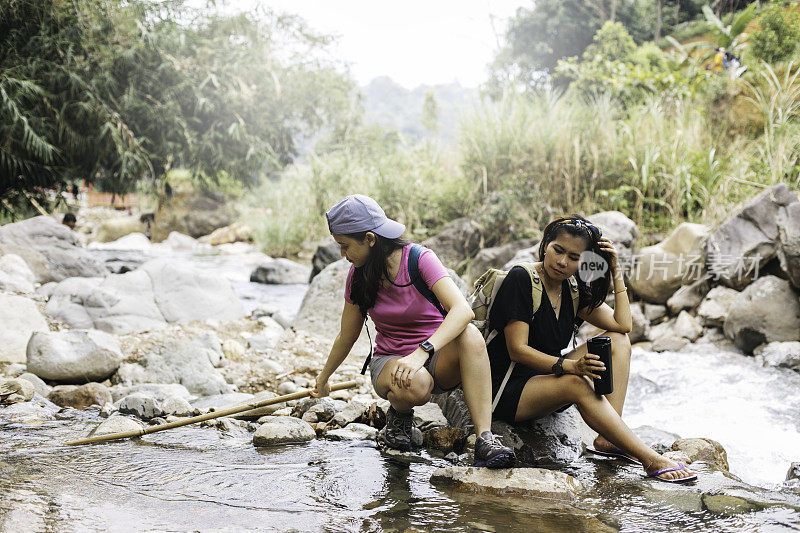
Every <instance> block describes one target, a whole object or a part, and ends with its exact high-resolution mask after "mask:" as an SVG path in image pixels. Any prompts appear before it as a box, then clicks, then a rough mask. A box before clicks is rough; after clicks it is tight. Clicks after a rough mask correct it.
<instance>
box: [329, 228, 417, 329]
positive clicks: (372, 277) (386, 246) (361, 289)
mask: <svg viewBox="0 0 800 533" xmlns="http://www.w3.org/2000/svg"><path fill="white" fill-rule="evenodd" d="M367 233H368V232H366V231H363V232H360V233H350V234H347V235H345V236H346V237H350V238H351V239H356V240H357V241H358V242H364V239H366V238H367ZM373 235H375V244H374V245H373V246H372V247H370V249H369V259H367V262H366V263H364V266H361V267H358V268H356V269H355V271H354V272H353V279H352V282H351V283H350V299H351V300H353V302H355V303H356V305H358V308H359V309H360V310H361V314H362V315H364V316H367V311H368V310H370V309H372V308H373V307H374V306H375V300H376V299H377V297H378V289H379V288H380V286H381V279H383V278H385V279H387V280H389V282H390V283H392V284H394V281H393V280H392V279H391V278H390V277H389V264H388V261H387V259H388V257H389V256H390V255H391V253H392V252H394V251H395V250H397V249H398V248H402V247H403V246H406V245H407V244H409V242H408V241H407V240H405V239H403V238H402V237H398V238H396V239H387V238H386V237H381V236H380V235H378V234H377V233H373Z"/></svg>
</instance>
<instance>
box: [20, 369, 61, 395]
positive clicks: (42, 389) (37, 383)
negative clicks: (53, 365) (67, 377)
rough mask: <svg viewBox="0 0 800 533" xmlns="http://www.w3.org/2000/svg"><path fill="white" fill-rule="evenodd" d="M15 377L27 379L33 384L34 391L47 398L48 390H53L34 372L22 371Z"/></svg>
mask: <svg viewBox="0 0 800 533" xmlns="http://www.w3.org/2000/svg"><path fill="white" fill-rule="evenodd" d="M17 377H18V378H19V379H25V380H27V381H29V382H30V383H31V384H32V385H33V389H34V390H35V391H36V393H37V394H39V395H40V396H43V397H45V398H47V396H48V395H49V394H50V391H52V390H53V388H52V387H51V386H50V385H48V384H47V383H45V382H44V381H42V378H40V377H39V376H37V375H36V374H31V373H30V372H23V373H22V374H20V375H19V376H17Z"/></svg>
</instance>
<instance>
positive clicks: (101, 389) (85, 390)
mask: <svg viewBox="0 0 800 533" xmlns="http://www.w3.org/2000/svg"><path fill="white" fill-rule="evenodd" d="M47 399H48V400H50V401H51V402H53V403H54V404H56V405H60V406H61V407H72V408H74V409H86V408H87V407H89V406H90V405H101V406H102V405H105V404H107V403H111V402H112V401H113V400H112V398H111V392H110V391H109V390H108V387H106V386H105V385H103V384H102V383H94V382H92V383H85V384H83V385H57V386H55V387H53V390H51V391H50V394H49V395H48V396H47Z"/></svg>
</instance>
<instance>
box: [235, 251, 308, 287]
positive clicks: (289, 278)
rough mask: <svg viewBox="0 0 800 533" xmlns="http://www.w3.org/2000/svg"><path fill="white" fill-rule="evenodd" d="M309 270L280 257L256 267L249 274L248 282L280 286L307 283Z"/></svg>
mask: <svg viewBox="0 0 800 533" xmlns="http://www.w3.org/2000/svg"><path fill="white" fill-rule="evenodd" d="M310 275H311V269H310V268H308V267H307V266H305V265H301V264H299V263H295V262H294V261H290V260H289V259H284V258H282V257H279V258H276V259H272V258H270V259H269V260H268V261H266V262H264V263H262V264H260V265H258V267H256V269H255V270H253V272H252V273H251V274H250V281H255V282H256V283H266V284H270V285H281V284H289V283H307V282H308V280H309V278H310Z"/></svg>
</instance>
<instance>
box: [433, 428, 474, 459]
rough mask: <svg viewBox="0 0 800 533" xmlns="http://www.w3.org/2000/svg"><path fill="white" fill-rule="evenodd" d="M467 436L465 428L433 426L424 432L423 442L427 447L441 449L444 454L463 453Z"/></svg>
mask: <svg viewBox="0 0 800 533" xmlns="http://www.w3.org/2000/svg"><path fill="white" fill-rule="evenodd" d="M466 442H467V436H466V435H465V434H464V430H463V429H461V428H454V427H437V428H431V429H429V430H427V431H425V432H424V433H423V434H422V444H423V446H425V447H426V448H429V449H434V450H439V451H440V452H442V453H444V454H448V453H451V452H455V453H461V450H463V449H464V444H465V443H466Z"/></svg>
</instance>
